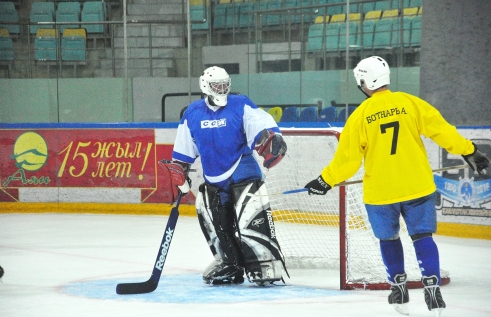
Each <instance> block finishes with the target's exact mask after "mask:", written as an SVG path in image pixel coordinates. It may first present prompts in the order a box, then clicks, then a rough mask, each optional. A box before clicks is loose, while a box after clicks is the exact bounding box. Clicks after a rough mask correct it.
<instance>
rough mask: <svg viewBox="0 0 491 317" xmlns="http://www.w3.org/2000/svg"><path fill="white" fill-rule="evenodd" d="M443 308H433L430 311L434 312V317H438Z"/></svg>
mask: <svg viewBox="0 0 491 317" xmlns="http://www.w3.org/2000/svg"><path fill="white" fill-rule="evenodd" d="M442 310H443V308H434V309H432V310H431V311H433V312H435V317H440V316H441V315H442Z"/></svg>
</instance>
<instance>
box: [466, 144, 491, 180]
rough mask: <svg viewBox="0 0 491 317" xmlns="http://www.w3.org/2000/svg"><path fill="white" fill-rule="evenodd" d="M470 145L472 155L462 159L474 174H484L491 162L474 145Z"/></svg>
mask: <svg viewBox="0 0 491 317" xmlns="http://www.w3.org/2000/svg"><path fill="white" fill-rule="evenodd" d="M472 144H473V145H474V153H472V154H469V155H462V157H463V158H464V160H465V161H466V162H467V164H469V166H470V167H471V168H472V170H473V171H474V172H478V173H479V174H480V175H483V174H486V169H487V168H488V167H489V163H491V160H490V159H489V157H487V156H486V155H484V154H483V153H482V152H481V151H479V150H478V149H477V146H476V145H475V144H474V143H472Z"/></svg>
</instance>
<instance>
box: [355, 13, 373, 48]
mask: <svg viewBox="0 0 491 317" xmlns="http://www.w3.org/2000/svg"><path fill="white" fill-rule="evenodd" d="M358 30H359V34H358V37H357V38H356V42H357V49H362V48H363V49H365V50H371V49H372V48H373V32H374V30H375V21H374V20H365V21H363V23H362V25H361V28H358Z"/></svg>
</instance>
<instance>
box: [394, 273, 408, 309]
mask: <svg viewBox="0 0 491 317" xmlns="http://www.w3.org/2000/svg"><path fill="white" fill-rule="evenodd" d="M406 279H407V275H406V273H404V274H397V275H396V276H395V277H394V281H395V283H392V284H391V287H390V290H391V291H392V292H391V293H390V295H389V304H391V305H393V306H394V309H395V310H396V311H397V312H399V313H401V314H403V315H409V309H408V305H407V303H408V302H409V293H408V292H407V285H406Z"/></svg>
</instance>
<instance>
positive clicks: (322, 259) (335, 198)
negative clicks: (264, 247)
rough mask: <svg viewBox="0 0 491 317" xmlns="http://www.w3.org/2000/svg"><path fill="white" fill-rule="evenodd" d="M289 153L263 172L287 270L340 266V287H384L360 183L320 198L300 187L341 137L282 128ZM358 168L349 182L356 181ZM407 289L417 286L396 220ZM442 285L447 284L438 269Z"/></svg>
mask: <svg viewBox="0 0 491 317" xmlns="http://www.w3.org/2000/svg"><path fill="white" fill-rule="evenodd" d="M282 133H283V136H284V138H285V141H286V143H287V145H288V151H287V155H286V156H285V158H284V159H283V160H282V161H281V163H280V164H278V165H276V166H275V167H274V168H272V169H270V170H264V173H265V175H266V184H267V188H268V193H269V194H270V197H269V198H270V204H271V209H272V210H273V217H274V219H275V224H276V234H277V238H278V241H279V242H280V246H281V249H282V251H283V254H284V255H285V258H286V266H287V268H292V269H293V268H309V269H311V268H319V269H322V268H330V269H337V268H339V272H340V288H341V289H357V288H366V289H389V288H390V285H389V284H388V283H387V274H386V272H385V268H384V264H383V262H382V257H381V255H380V247H379V241H378V239H377V238H375V236H374V235H373V233H372V230H371V227H370V223H369V222H368V217H367V215H366V210H365V206H364V203H363V193H362V185H361V184H360V183H358V184H354V185H349V186H340V187H335V188H333V189H332V190H330V191H329V192H328V193H327V195H325V196H317V195H311V196H309V195H308V194H307V193H306V192H300V193H295V194H287V195H286V194H282V193H283V192H284V191H289V190H292V189H299V188H302V187H304V186H305V184H306V183H307V182H308V181H310V180H312V179H314V178H315V177H317V176H319V174H320V172H321V171H322V169H323V168H324V167H325V166H326V165H327V164H328V163H329V161H330V160H331V159H332V158H333V156H334V152H335V151H336V148H337V144H338V138H339V135H340V132H339V129H338V131H336V130H334V129H282ZM362 177H363V168H361V169H360V170H359V171H358V173H357V174H356V175H355V176H354V177H353V178H352V179H350V180H347V181H355V180H361V179H362ZM400 236H401V240H402V244H403V247H404V257H405V268H406V273H407V275H408V287H409V288H418V287H422V284H421V282H420V280H421V273H420V270H419V267H418V263H417V260H416V255H415V252H414V249H413V245H412V241H411V239H410V237H409V235H408V233H407V228H406V225H405V223H404V221H403V220H402V218H401V231H400ZM441 277H442V281H441V284H442V285H444V284H447V283H449V281H450V278H449V277H448V272H446V271H444V270H442V271H441Z"/></svg>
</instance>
